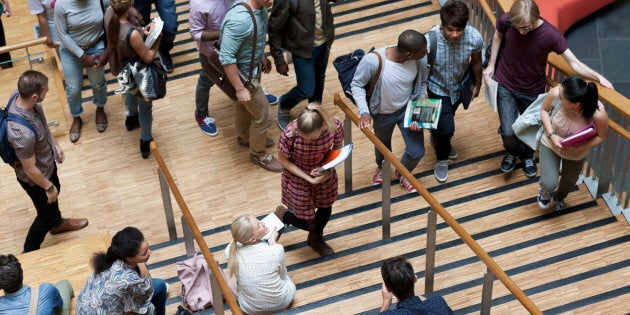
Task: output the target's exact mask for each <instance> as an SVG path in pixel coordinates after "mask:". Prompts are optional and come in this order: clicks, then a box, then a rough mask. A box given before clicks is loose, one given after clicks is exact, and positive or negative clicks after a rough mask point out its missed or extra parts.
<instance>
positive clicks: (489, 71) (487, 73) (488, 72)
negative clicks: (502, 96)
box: [483, 65, 494, 85]
mask: <svg viewBox="0 0 630 315" xmlns="http://www.w3.org/2000/svg"><path fill="white" fill-rule="evenodd" d="M493 75H494V66H491V65H488V67H486V69H484V70H483V81H484V82H485V83H486V85H490V79H491V78H492V76H493Z"/></svg>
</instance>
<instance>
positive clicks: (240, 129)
mask: <svg viewBox="0 0 630 315" xmlns="http://www.w3.org/2000/svg"><path fill="white" fill-rule="evenodd" d="M252 86H253V88H248V90H249V93H250V94H251V100H250V101H249V102H246V103H243V102H240V101H234V122H235V124H236V135H237V136H238V137H240V138H241V139H249V150H250V151H251V153H252V154H257V155H260V154H262V153H265V152H267V148H266V147H265V142H266V138H267V130H269V127H271V123H272V118H271V115H270V114H269V101H268V100H267V97H266V96H265V93H264V92H263V90H262V88H261V87H260V81H259V79H256V78H253V79H252Z"/></svg>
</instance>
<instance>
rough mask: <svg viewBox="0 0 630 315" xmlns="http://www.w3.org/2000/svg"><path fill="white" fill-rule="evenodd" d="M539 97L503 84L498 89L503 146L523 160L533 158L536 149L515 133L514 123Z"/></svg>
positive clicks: (500, 132) (500, 130) (500, 131)
mask: <svg viewBox="0 0 630 315" xmlns="http://www.w3.org/2000/svg"><path fill="white" fill-rule="evenodd" d="M537 97H538V94H534V95H526V94H521V93H518V92H512V91H510V90H508V89H506V88H505V87H504V86H503V85H501V84H499V88H498V90H497V107H498V111H499V123H500V126H499V134H500V135H501V138H502V139H503V147H504V148H505V151H507V153H509V154H512V155H515V156H518V157H519V158H520V159H521V160H524V159H531V158H533V157H534V150H532V148H530V147H529V146H528V145H526V144H525V143H523V141H521V140H520V139H519V138H518V137H516V135H514V130H512V124H513V123H514V121H515V120H516V118H518V116H519V115H520V114H522V113H523V112H524V111H525V110H526V109H527V107H529V105H531V103H532V102H534V101H535V100H536V98H537Z"/></svg>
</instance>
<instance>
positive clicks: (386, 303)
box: [381, 282, 394, 312]
mask: <svg viewBox="0 0 630 315" xmlns="http://www.w3.org/2000/svg"><path fill="white" fill-rule="evenodd" d="M381 295H382V296H383V304H382V305H381V312H384V311H386V310H388V309H389V307H390V306H391V305H392V300H393V298H394V295H392V293H391V292H389V290H387V287H386V286H385V282H383V283H382V284H381Z"/></svg>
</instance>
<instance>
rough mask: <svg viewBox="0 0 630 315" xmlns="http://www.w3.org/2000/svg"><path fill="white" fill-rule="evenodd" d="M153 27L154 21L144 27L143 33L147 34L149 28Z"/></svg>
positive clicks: (149, 30)
mask: <svg viewBox="0 0 630 315" xmlns="http://www.w3.org/2000/svg"><path fill="white" fill-rule="evenodd" d="M154 27H155V22H151V23H149V24H147V25H146V26H145V27H144V35H148V34H149V33H150V32H151V29H152V28H154Z"/></svg>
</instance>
